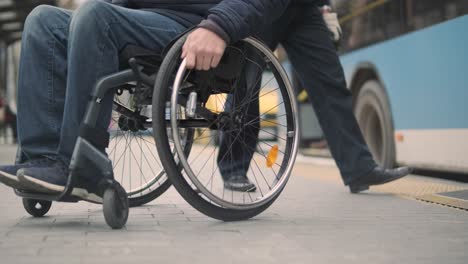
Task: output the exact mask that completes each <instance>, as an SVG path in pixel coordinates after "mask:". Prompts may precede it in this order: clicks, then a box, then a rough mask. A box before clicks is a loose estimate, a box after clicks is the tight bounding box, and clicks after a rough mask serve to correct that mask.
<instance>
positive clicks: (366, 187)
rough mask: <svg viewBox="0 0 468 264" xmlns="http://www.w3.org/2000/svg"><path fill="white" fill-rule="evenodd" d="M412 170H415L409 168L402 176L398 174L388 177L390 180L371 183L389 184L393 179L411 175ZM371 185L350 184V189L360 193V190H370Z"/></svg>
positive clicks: (352, 191)
mask: <svg viewBox="0 0 468 264" xmlns="http://www.w3.org/2000/svg"><path fill="white" fill-rule="evenodd" d="M412 172H413V170H412V169H408V171H407V172H406V173H405V174H402V175H400V176H398V177H394V178H390V179H388V180H386V181H384V182H380V183H378V184H371V185H373V186H377V185H382V184H387V183H389V182H393V181H396V180H399V179H401V178H403V177H406V176H408V175H410V174H411V173H412ZM371 185H358V186H349V191H350V192H351V193H360V192H363V191H367V190H369V187H370V186H371Z"/></svg>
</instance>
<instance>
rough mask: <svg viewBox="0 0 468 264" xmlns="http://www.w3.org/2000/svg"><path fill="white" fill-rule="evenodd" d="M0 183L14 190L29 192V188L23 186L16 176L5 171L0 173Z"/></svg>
mask: <svg viewBox="0 0 468 264" xmlns="http://www.w3.org/2000/svg"><path fill="white" fill-rule="evenodd" d="M0 182H2V183H3V184H5V185H7V186H9V187H12V188H14V189H19V190H27V186H26V185H24V184H22V183H21V182H20V181H19V179H18V177H17V176H16V175H12V174H9V173H6V172H4V171H0Z"/></svg>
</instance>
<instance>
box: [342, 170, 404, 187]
mask: <svg viewBox="0 0 468 264" xmlns="http://www.w3.org/2000/svg"><path fill="white" fill-rule="evenodd" d="M411 172H413V170H412V169H411V168H409V167H400V168H396V169H383V168H380V167H375V168H374V169H373V170H372V171H371V172H370V173H368V174H367V175H365V176H362V177H360V178H358V179H356V180H354V181H352V182H351V183H350V184H349V190H350V191H351V193H359V192H362V191H365V190H368V189H369V186H371V185H380V184H384V183H389V182H391V181H395V180H398V179H400V178H403V177H405V176H407V175H409V174H411Z"/></svg>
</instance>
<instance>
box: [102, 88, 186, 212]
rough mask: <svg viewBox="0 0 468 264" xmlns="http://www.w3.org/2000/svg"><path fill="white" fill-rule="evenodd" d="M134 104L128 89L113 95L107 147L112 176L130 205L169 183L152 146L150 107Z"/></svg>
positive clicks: (141, 202) (154, 195)
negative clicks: (126, 196)
mask: <svg viewBox="0 0 468 264" xmlns="http://www.w3.org/2000/svg"><path fill="white" fill-rule="evenodd" d="M135 106H136V104H135V103H134V99H133V95H132V94H131V93H129V92H128V91H122V92H121V93H120V95H116V96H115V97H114V107H113V109H114V110H113V112H112V118H111V123H110V126H109V132H110V143H109V148H108V151H107V153H108V155H109V158H110V159H111V160H112V165H113V167H114V176H115V179H116V180H118V181H119V182H120V183H121V185H122V186H123V187H124V189H125V190H126V191H127V195H128V199H129V205H130V206H131V207H136V206H141V205H144V204H147V203H149V202H151V201H153V200H154V199H156V198H158V197H159V196H160V195H162V194H163V193H164V192H166V190H167V189H169V187H171V185H172V184H171V182H170V181H169V179H168V178H167V175H166V173H165V171H164V168H163V166H162V164H161V161H160V158H159V155H158V152H157V150H156V147H155V145H156V144H155V140H154V137H153V129H152V127H151V122H152V120H151V119H150V118H149V117H148V116H151V110H150V109H151V107H149V106H144V107H139V108H137V107H135ZM187 151H189V148H188V147H187Z"/></svg>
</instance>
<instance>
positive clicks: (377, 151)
mask: <svg viewBox="0 0 468 264" xmlns="http://www.w3.org/2000/svg"><path fill="white" fill-rule="evenodd" d="M354 113H355V115H356V118H357V120H358V123H359V126H360V127H361V131H362V133H363V135H364V138H365V139H366V142H367V144H368V146H369V149H370V151H371V152H372V155H373V156H374V159H375V160H376V161H377V162H378V163H379V165H381V166H382V167H384V168H392V167H394V166H395V141H394V130H393V121H392V113H391V111H390V104H389V102H388V99H387V95H386V93H385V91H384V89H383V88H382V85H381V84H380V83H379V82H377V81H375V80H369V81H366V82H364V84H363V85H362V87H361V89H360V90H359V94H358V95H357V98H356V101H355V104H354Z"/></svg>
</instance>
